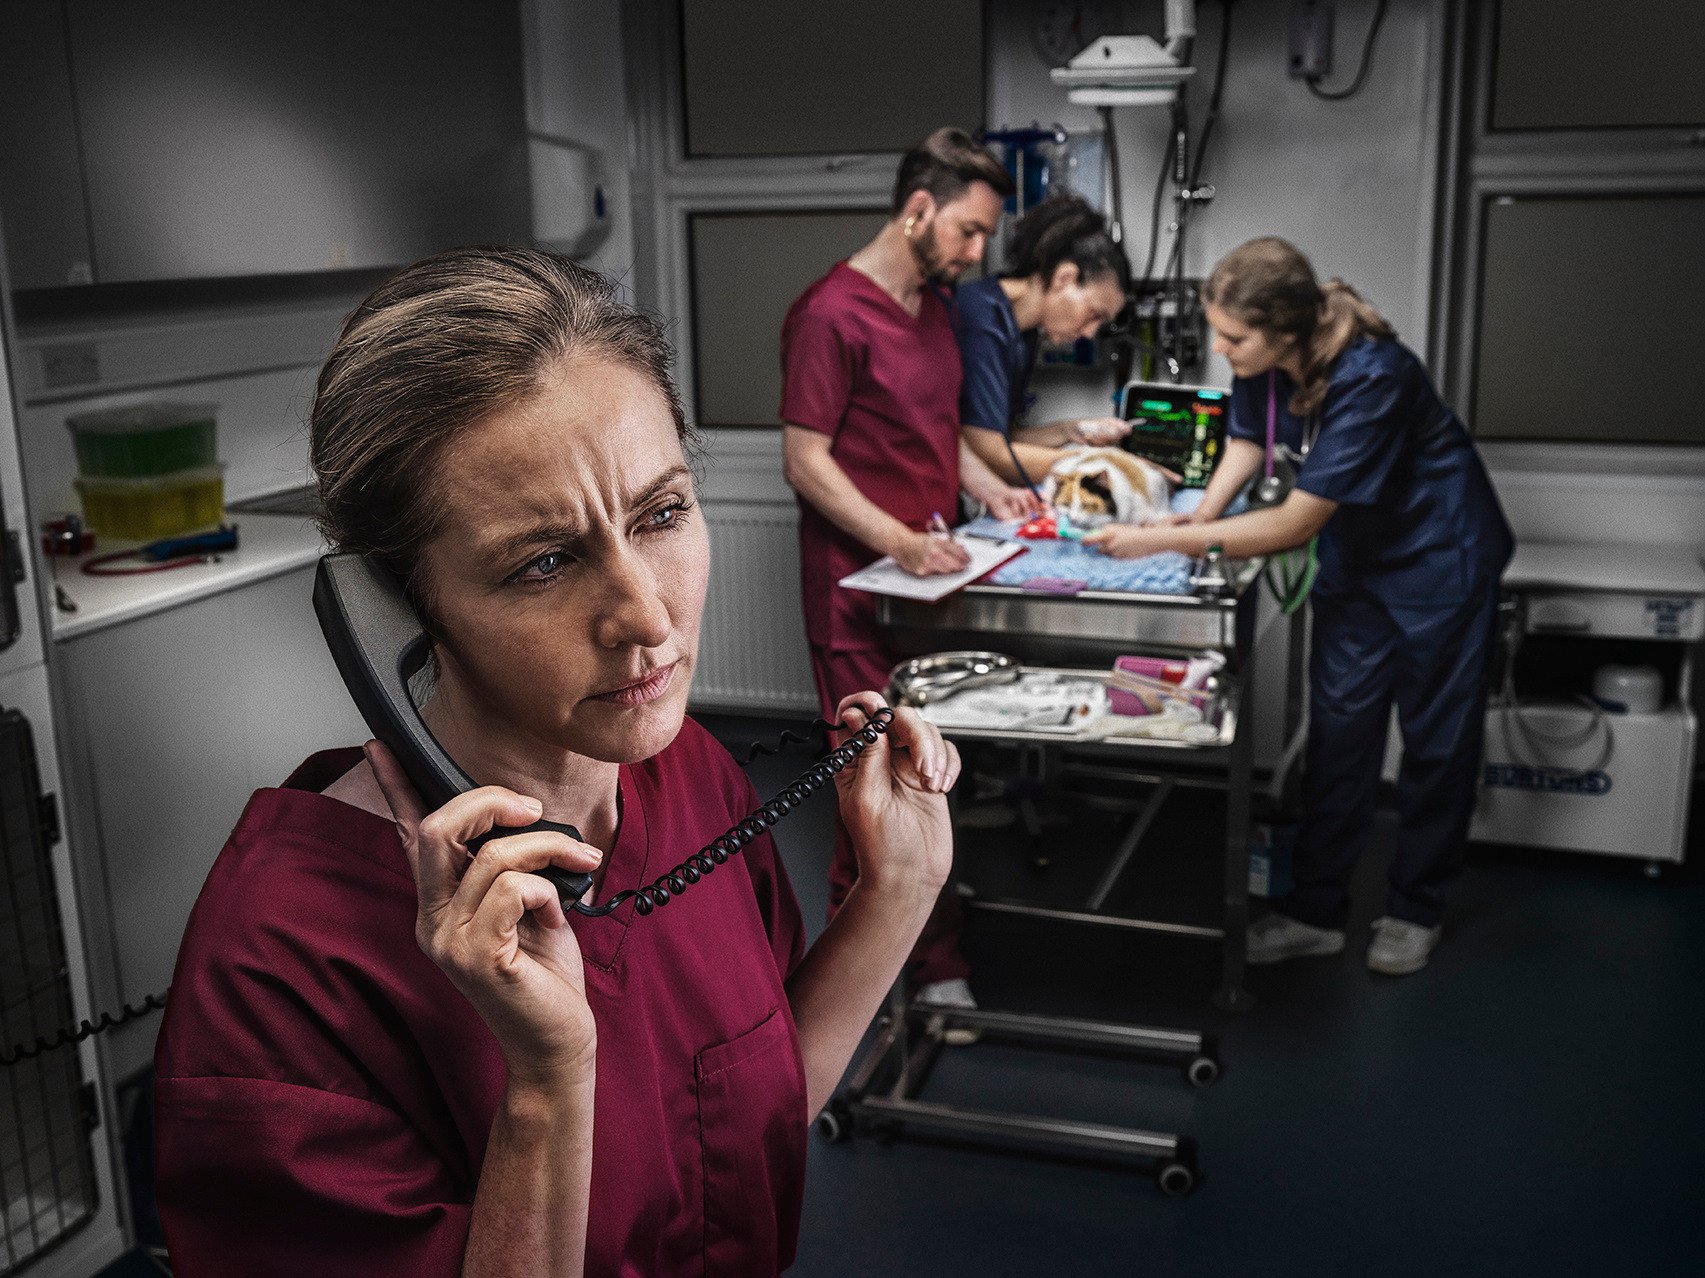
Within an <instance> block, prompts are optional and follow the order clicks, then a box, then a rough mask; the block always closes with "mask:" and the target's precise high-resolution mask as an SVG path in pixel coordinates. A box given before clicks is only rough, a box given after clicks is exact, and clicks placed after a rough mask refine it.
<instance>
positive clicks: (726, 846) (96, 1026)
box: [0, 706, 894, 1069]
mask: <svg viewBox="0 0 1705 1278" xmlns="http://www.w3.org/2000/svg"><path fill="white" fill-rule="evenodd" d="M893 721H894V712H893V711H892V710H890V709H889V708H888V707H887V706H884V707H882V708H881V709H880V710H878V711H877V712H876V713H875V714H874V715H873V716H872V717H871V719H870V721H869V722H868V723H866V724H865V725H864V727H862V728H860V729H859V730H858V731H857V732H855V733H853V734H852V736H851V737H849V738H848V739H847V740H846V741H844V742H842V743H841V744H840V745H839V746H836V747H835V748H834V749H833V750H831V751H829V753H828V754H826V755H824V756H823V757H822V758H821V759H819V760H817V762H816V763H814V764H813V765H812V766H811V767H810V768H809V769H808V770H807V771H806V772H804V773H803V774H802V775H801V776H799V777H798V778H797V779H796V780H795V781H794V782H793V784H792V785H790V786H788V787H787V788H786V789H785V790H783V791H782V792H781V793H780V794H778V795H776V796H775V797H774V798H773V799H771V800H770V801H769V802H768V803H766V804H764V805H763V806H762V807H761V808H759V809H757V810H756V811H755V812H753V813H751V814H750V815H749V816H747V817H746V819H745V820H743V821H741V822H739V824H737V825H734V826H731V827H729V829H728V830H727V831H726V832H725V833H723V835H722V836H721V837H720V838H716V839H713V840H712V841H711V842H709V843H707V844H705V846H704V847H702V848H700V849H699V850H698V851H697V852H695V853H694V854H693V855H692V856H690V857H688V858H687V859H686V860H685V861H683V862H681V864H680V865H677V866H676V867H675V868H674V869H673V870H670V871H669V872H668V873H667V874H664V875H661V876H659V877H658V878H657V879H655V880H654V881H652V882H651V883H648V884H646V885H645V886H644V887H642V888H639V889H637V890H629V891H625V892H618V893H616V894H615V895H614V896H612V897H611V898H610V899H609V900H608V901H605V902H604V903H603V904H601V905H583V904H582V903H581V902H579V901H576V902H575V903H574V909H575V911H576V912H577V913H580V914H584V915H587V916H588V917H591V918H602V917H603V916H604V915H606V914H610V913H612V912H613V911H615V910H616V909H618V908H619V907H621V906H622V905H624V904H626V903H627V902H628V901H632V902H633V903H634V906H633V908H634V913H636V914H641V915H645V914H650V913H651V912H652V911H653V910H655V909H659V908H661V907H662V906H665V905H667V904H669V902H670V901H671V900H672V899H674V898H675V897H677V896H679V895H680V894H681V893H682V892H684V891H686V890H687V888H688V887H690V886H691V885H692V884H694V883H697V882H698V881H699V880H700V879H702V878H703V877H704V876H705V875H707V874H709V873H710V872H711V871H712V870H714V869H715V868H716V867H717V866H719V865H721V864H722V863H723V862H725V861H726V860H728V858H729V857H731V856H733V855H734V854H735V853H737V852H739V851H740V849H742V848H744V847H745V846H746V845H747V844H748V843H750V842H751V841H752V840H753V839H755V838H757V837H758V836H759V835H760V834H763V833H764V832H765V831H766V830H768V829H769V828H770V827H771V826H773V825H774V824H775V823H776V822H777V821H780V820H781V819H782V818H783V817H784V816H786V815H787V814H788V813H789V812H791V811H793V809H794V808H796V807H798V806H799V805H800V804H801V803H803V802H805V800H806V799H808V798H810V797H811V795H812V794H814V793H815V792H816V791H818V790H820V789H821V788H822V787H823V786H824V785H826V784H828V782H829V781H830V780H831V779H832V778H833V777H834V775H835V774H836V773H837V772H842V771H845V770H846V767H847V765H848V764H850V763H851V762H852V761H853V760H854V759H856V758H858V756H859V755H861V754H863V753H864V752H865V751H866V750H867V749H869V748H870V747H871V746H872V745H874V744H875V743H876V738H877V737H879V736H881V735H882V734H883V733H884V732H886V731H888V725H889V724H891V723H892V722H893ZM815 726H816V727H817V728H819V729H822V730H824V731H831V730H835V731H838V730H840V729H843V728H845V727H846V725H845V724H843V723H825V722H824V721H823V720H822V719H819V720H817V722H816V725H815ZM810 739H811V738H810V737H803V736H800V735H799V734H798V733H796V732H792V731H783V732H782V734H781V736H780V737H778V738H777V739H776V744H775V746H774V747H771V746H767V745H765V744H764V743H763V742H761V741H754V742H753V743H752V744H751V745H750V746H749V747H747V750H746V757H745V759H744V760H741V761H740V766H741V767H743V768H744V767H748V766H750V765H751V763H752V760H754V759H756V758H757V757H758V756H759V755H760V754H780V753H781V751H782V750H783V749H784V748H785V747H787V746H789V745H801V744H804V743H805V742H807V741H809V740H810ZM167 993H169V991H168V990H161V991H160V993H158V994H150V995H148V996H147V997H146V998H145V999H143V1000H142V1002H141V1003H139V1004H136V1005H134V1006H133V1005H131V1004H129V1003H126V1004H125V1005H124V1009H123V1010H122V1011H120V1012H118V1013H117V1014H116V1015H115V1014H114V1013H112V1012H102V1013H101V1014H100V1016H99V1017H97V1018H96V1019H94V1020H92V1021H83V1022H81V1023H79V1024H78V1025H76V1026H75V1027H73V1026H69V1025H67V1026H65V1027H64V1028H62V1029H60V1030H58V1031H56V1032H55V1033H53V1034H51V1035H48V1034H44V1035H42V1036H41V1037H39V1038H37V1039H36V1040H35V1042H34V1043H14V1044H13V1045H12V1046H10V1047H8V1048H6V1049H5V1050H4V1051H0V1069H10V1068H11V1067H12V1066H13V1065H16V1064H18V1063H19V1062H21V1061H27V1060H30V1059H31V1058H33V1057H36V1056H41V1055H43V1054H45V1053H47V1052H51V1051H54V1050H56V1049H57V1048H61V1047H70V1046H73V1045H74V1044H77V1043H81V1042H82V1041H83V1040H84V1039H87V1038H92V1037H93V1036H94V1035H96V1034H103V1033H105V1032H106V1031H107V1030H110V1029H114V1028H116V1027H117V1026H120V1025H124V1024H126V1023H128V1022H130V1021H134V1020H136V1019H137V1018H138V1017H141V1016H146V1015H148V1014H149V1013H150V1012H157V1011H159V1010H160V1009H161V1008H163V1007H165V1005H166V995H167Z"/></svg>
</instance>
